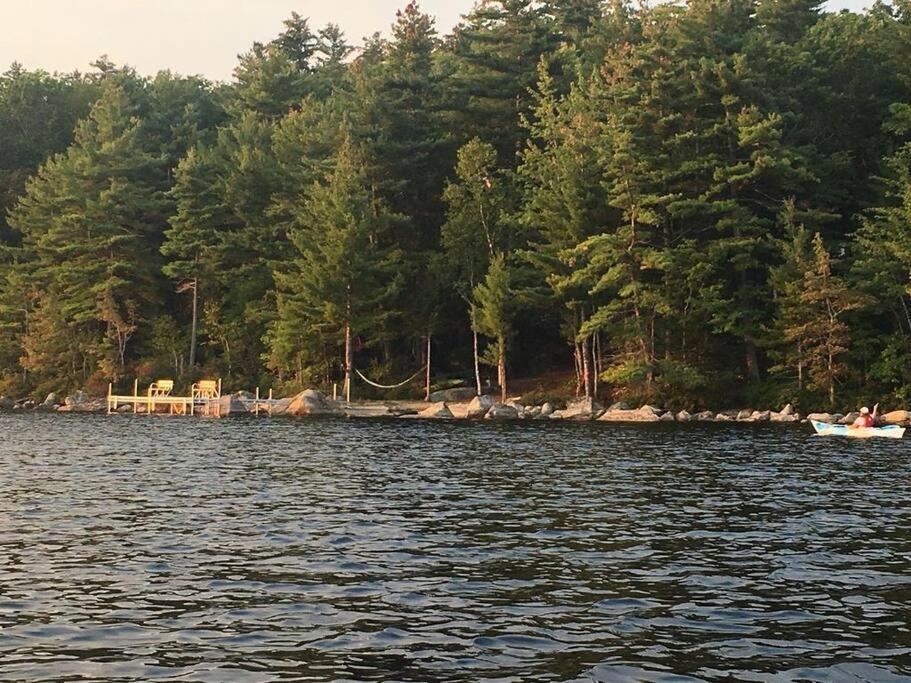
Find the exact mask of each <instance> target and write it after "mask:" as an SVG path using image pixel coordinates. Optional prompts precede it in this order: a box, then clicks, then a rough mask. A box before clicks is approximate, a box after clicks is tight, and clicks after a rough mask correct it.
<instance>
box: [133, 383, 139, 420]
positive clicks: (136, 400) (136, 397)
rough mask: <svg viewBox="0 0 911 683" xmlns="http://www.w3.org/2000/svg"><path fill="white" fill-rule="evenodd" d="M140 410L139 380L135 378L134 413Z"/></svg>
mask: <svg viewBox="0 0 911 683" xmlns="http://www.w3.org/2000/svg"><path fill="white" fill-rule="evenodd" d="M138 412H139V380H138V379H134V380H133V415H135V414H136V413H138Z"/></svg>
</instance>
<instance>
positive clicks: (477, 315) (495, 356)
mask: <svg viewBox="0 0 911 683" xmlns="http://www.w3.org/2000/svg"><path fill="white" fill-rule="evenodd" d="M515 308H516V306H515V292H514V291H513V278H512V274H511V273H510V269H509V266H508V265H507V263H506V257H505V256H504V255H503V254H497V255H496V256H494V257H493V259H492V260H491V262H490V267H489V268H488V270H487V275H485V276H484V280H483V281H482V282H480V283H478V284H477V285H476V286H475V288H474V291H473V292H472V305H471V319H472V321H471V322H472V329H474V331H475V332H478V333H480V334H483V335H486V336H488V337H491V338H492V339H493V340H494V342H495V346H494V347H492V348H491V349H490V351H489V352H488V353H487V354H485V357H484V360H485V362H487V363H489V364H490V365H493V366H495V367H496V368H497V384H498V385H499V387H500V400H501V401H503V402H504V403H505V402H506V397H507V395H508V389H507V383H506V361H507V353H508V348H509V342H510V339H511V338H512V336H513V333H514V330H513V317H514V316H515Z"/></svg>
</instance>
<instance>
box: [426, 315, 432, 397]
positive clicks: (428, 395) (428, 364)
mask: <svg viewBox="0 0 911 683" xmlns="http://www.w3.org/2000/svg"><path fill="white" fill-rule="evenodd" d="M432 346H433V333H432V332H429V331H428V332H427V376H426V378H425V380H424V400H425V401H429V400H430V367H431V366H430V361H431V356H430V353H431V348H432Z"/></svg>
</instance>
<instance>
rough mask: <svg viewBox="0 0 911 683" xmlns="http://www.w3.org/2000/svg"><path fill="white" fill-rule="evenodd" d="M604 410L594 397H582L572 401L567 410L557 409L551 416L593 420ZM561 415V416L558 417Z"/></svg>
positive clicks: (563, 418) (564, 418) (565, 418)
mask: <svg viewBox="0 0 911 683" xmlns="http://www.w3.org/2000/svg"><path fill="white" fill-rule="evenodd" d="M603 410H604V406H602V405H601V404H600V403H599V402H598V401H597V400H595V399H593V398H580V399H576V400H575V401H571V402H570V403H569V405H567V406H566V410H558V411H555V412H554V413H553V414H552V415H551V417H553V418H554V419H562V420H593V419H595V417H596V416H597V415H598V413H600V412H601V411H603ZM558 416H559V417H558Z"/></svg>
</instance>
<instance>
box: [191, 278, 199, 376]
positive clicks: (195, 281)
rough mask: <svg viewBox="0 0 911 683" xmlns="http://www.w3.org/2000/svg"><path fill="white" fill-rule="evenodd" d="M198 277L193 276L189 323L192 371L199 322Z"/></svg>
mask: <svg viewBox="0 0 911 683" xmlns="http://www.w3.org/2000/svg"><path fill="white" fill-rule="evenodd" d="M198 292H199V278H195V277H194V278H193V322H192V324H191V325H190V363H189V369H190V371H191V372H192V371H193V368H194V367H196V327H197V325H198V324H199V293H198Z"/></svg>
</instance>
